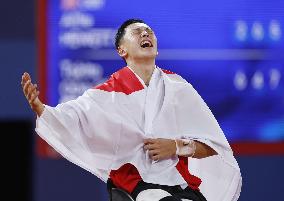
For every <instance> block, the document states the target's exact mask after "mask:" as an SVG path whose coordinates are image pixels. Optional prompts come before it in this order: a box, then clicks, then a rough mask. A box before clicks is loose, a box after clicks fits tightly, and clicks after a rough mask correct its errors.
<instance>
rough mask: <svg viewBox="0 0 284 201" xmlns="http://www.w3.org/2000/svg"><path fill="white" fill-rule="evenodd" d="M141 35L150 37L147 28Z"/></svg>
mask: <svg viewBox="0 0 284 201" xmlns="http://www.w3.org/2000/svg"><path fill="white" fill-rule="evenodd" d="M141 37H142V38H143V37H149V33H148V32H147V31H146V30H144V31H142V33H141Z"/></svg>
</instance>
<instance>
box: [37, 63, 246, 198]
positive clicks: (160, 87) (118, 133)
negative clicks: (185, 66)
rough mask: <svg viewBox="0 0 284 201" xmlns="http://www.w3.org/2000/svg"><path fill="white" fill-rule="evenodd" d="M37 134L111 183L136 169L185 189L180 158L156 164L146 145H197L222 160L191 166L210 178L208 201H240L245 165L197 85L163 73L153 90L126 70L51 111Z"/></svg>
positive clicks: (209, 159) (157, 72)
mask: <svg viewBox="0 0 284 201" xmlns="http://www.w3.org/2000/svg"><path fill="white" fill-rule="evenodd" d="M36 132H37V133H38V134H39V135H40V136H41V137H42V138H43V139H44V140H45V141H46V142H47V143H48V144H50V145H51V146H52V147H53V148H54V149H55V150H57V151H58V152H59V153H60V154H61V155H62V156H63V157H65V158H66V159H68V160H69V161H71V162H73V163H74V164H76V165H78V166H80V167H82V168H84V169H86V170H87V171H89V172H91V173H93V174H94V175H96V176H97V177H99V178H100V179H101V180H103V181H105V182H106V180H107V179H108V176H109V173H110V171H111V170H116V169H118V168H120V167H121V166H122V165H124V164H126V163H131V164H133V165H134V166H135V167H136V168H137V170H138V171H139V174H140V175H141V177H142V179H143V180H144V181H145V182H149V183H156V184H165V185H182V186H184V185H186V182H185V180H184V179H183V177H182V176H181V175H180V174H179V172H178V171H177V169H176V167H175V166H176V164H177V163H178V160H179V159H178V157H172V158H170V159H166V160H161V161H158V162H153V161H151V159H149V157H148V154H147V153H145V150H144V149H143V145H144V144H143V139H145V138H168V139H176V138H190V139H194V140H197V141H200V142H203V143H205V144H207V145H208V146H210V147H212V148H213V149H214V150H215V151H216V152H217V153H218V155H216V156H212V157H207V158H203V159H192V158H190V159H189V170H190V172H191V174H194V175H195V176H198V177H199V178H201V179H202V184H201V186H200V189H201V192H202V193H203V194H204V196H205V197H206V198H207V200H208V201H235V200H237V199H238V197H239V194H240V190H241V184H242V181H241V173H240V169H239V166H238V164H237V161H236V160H235V158H234V156H233V152H232V150H231V148H230V145H229V143H228V141H227V139H226V137H225V135H224V133H223V131H222V129H221V128H220V126H219V125H218V122H217V120H216V119H215V117H214V116H213V114H212V112H211V111H210V109H209V108H208V106H207V105H206V103H205V102H204V101H203V100H202V98H201V97H200V95H199V94H198V93H197V92H196V90H195V89H194V88H193V87H192V85H191V84H189V83H188V82H187V81H186V80H184V79H183V78H182V77H181V76H179V75H177V74H173V73H169V72H168V71H165V70H162V69H160V68H158V67H157V68H155V71H154V73H153V75H152V78H151V80H150V83H149V86H148V87H147V86H145V84H144V83H143V81H142V80H141V79H140V78H139V77H138V76H137V75H136V74H135V73H134V72H133V71H131V70H130V69H129V68H128V67H125V68H122V69H121V70H119V71H117V72H116V73H114V74H113V75H112V76H111V78H110V79H109V80H108V81H107V82H106V83H104V84H102V85H100V86H98V87H96V88H93V89H89V90H87V91H86V92H85V93H84V94H83V95H82V96H80V97H78V98H77V99H75V100H71V101H68V102H65V103H61V104H59V105H57V106H56V107H50V106H48V105H45V109H44V112H43V114H42V115H41V116H40V117H38V118H37V123H36Z"/></svg>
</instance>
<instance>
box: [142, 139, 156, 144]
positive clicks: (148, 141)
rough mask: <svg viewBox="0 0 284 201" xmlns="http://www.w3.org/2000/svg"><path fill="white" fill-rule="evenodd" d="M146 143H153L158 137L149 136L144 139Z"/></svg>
mask: <svg viewBox="0 0 284 201" xmlns="http://www.w3.org/2000/svg"><path fill="white" fill-rule="evenodd" d="M143 142H144V144H153V143H155V142H156V139H153V138H147V139H144V140H143Z"/></svg>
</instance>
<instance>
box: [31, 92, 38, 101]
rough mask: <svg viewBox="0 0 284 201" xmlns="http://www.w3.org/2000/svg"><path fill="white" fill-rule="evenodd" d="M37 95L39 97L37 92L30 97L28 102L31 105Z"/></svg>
mask: <svg viewBox="0 0 284 201" xmlns="http://www.w3.org/2000/svg"><path fill="white" fill-rule="evenodd" d="M38 95H39V91H36V93H34V94H33V95H32V97H31V100H30V101H31V102H32V103H33V102H34V101H35V99H36V98H37V97H38Z"/></svg>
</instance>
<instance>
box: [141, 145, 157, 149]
mask: <svg viewBox="0 0 284 201" xmlns="http://www.w3.org/2000/svg"><path fill="white" fill-rule="evenodd" d="M156 148H157V146H156V145H155V144H146V145H144V149H145V150H153V149H156Z"/></svg>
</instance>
